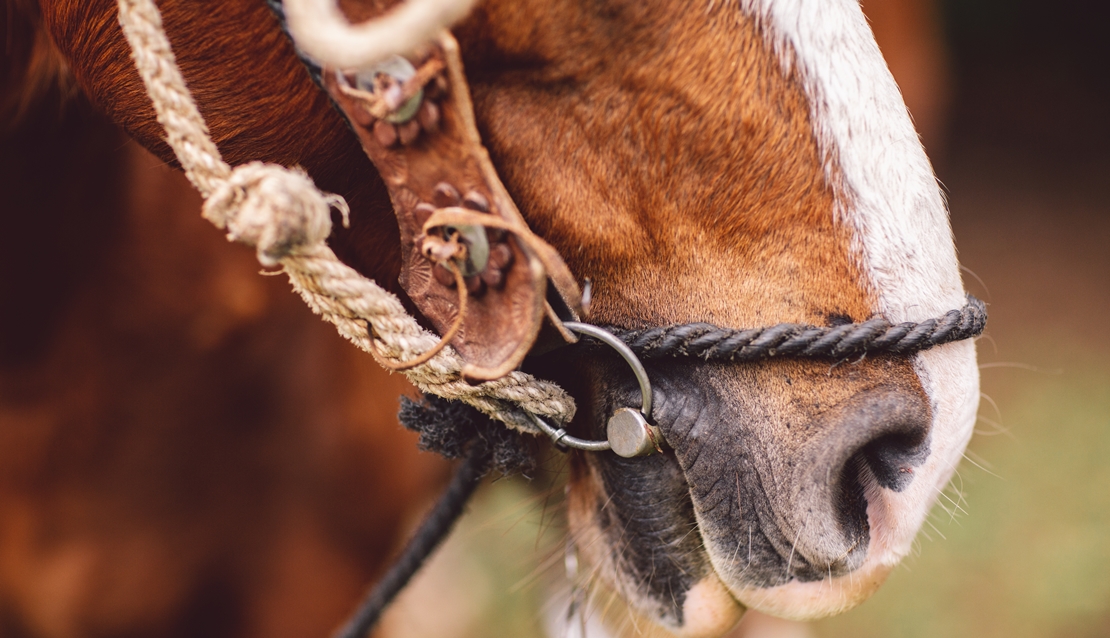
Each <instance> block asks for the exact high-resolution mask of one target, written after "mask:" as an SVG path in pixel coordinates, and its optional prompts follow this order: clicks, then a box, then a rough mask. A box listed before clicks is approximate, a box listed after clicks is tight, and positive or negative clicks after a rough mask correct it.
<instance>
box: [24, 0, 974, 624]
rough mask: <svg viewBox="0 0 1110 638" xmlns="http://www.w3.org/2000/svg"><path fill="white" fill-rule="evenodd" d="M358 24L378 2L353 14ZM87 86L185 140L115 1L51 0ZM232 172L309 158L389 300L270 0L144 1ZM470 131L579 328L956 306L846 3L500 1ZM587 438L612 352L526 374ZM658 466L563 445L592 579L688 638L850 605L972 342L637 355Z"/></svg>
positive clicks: (970, 381)
mask: <svg viewBox="0 0 1110 638" xmlns="http://www.w3.org/2000/svg"><path fill="white" fill-rule="evenodd" d="M341 5H342V8H343V9H344V11H345V12H346V14H347V15H348V17H349V18H351V19H352V20H356V21H359V20H366V19H371V18H374V17H376V16H378V15H379V14H380V13H381V12H382V11H383V10H384V9H385V7H384V6H379V4H378V3H374V2H357V1H353V0H352V1H350V2H343V3H341ZM39 10H40V11H41V18H42V25H43V27H44V29H45V32H46V33H48V34H49V37H50V39H51V41H52V42H53V44H54V45H56V46H57V48H58V50H59V51H60V52H61V55H62V57H63V58H64V60H65V61H66V62H67V63H68V65H69V67H70V69H71V70H72V74H73V77H74V79H75V81H76V84H77V85H78V86H79V87H80V89H81V90H82V92H83V93H84V94H85V95H87V96H88V98H89V99H90V100H91V101H92V102H93V103H94V104H95V105H97V106H98V107H99V108H100V109H101V110H102V111H103V112H105V113H106V114H107V115H108V117H109V118H110V119H111V120H113V121H114V122H116V123H117V124H119V125H120V126H121V127H123V128H124V130H126V131H127V132H128V133H129V134H130V135H131V136H132V137H134V138H135V139H136V140H138V141H139V142H140V143H141V144H143V145H144V146H146V147H147V148H149V149H150V150H151V151H152V152H153V153H154V154H155V155H157V156H159V157H160V158H161V159H162V160H163V161H166V162H171V163H172V162H173V161H174V160H173V156H172V154H171V153H170V151H169V149H168V148H167V147H166V145H165V143H164V142H163V141H162V138H161V135H162V134H161V129H160V127H159V125H158V124H157V122H156V121H155V119H154V117H153V112H152V110H151V108H150V105H149V102H148V100H147V98H146V95H145V92H144V91H143V89H142V88H141V85H140V84H139V80H138V77H137V75H136V74H135V72H134V70H133V68H132V67H131V65H130V60H129V57H128V51H127V46H126V43H125V42H124V41H123V40H122V37H121V35H120V34H119V32H118V29H117V28H116V27H115V22H114V20H115V13H114V5H113V3H111V2H107V1H103V0H102V1H97V2H80V3H78V2H71V1H65V0H41V1H40V2H39ZM161 10H162V12H163V15H164V23H165V26H166V30H167V33H168V35H169V37H170V40H171V42H172V43H173V46H174V50H175V52H176V55H177V57H178V61H179V63H180V66H181V68H182V71H183V73H184V75H185V77H186V80H187V82H188V84H189V86H190V88H191V89H192V91H193V94H194V95H195V96H196V98H197V101H198V104H199V106H200V109H201V111H202V113H203V114H204V116H205V118H206V119H207V121H208V123H209V127H210V129H211V131H212V135H213V138H214V139H215V140H216V142H217V144H218V145H219V148H220V150H221V152H222V153H223V155H224V157H225V158H226V159H227V160H228V161H229V162H230V163H232V164H238V163H243V162H246V161H250V160H257V159H262V160H265V161H271V162H276V163H280V164H285V165H300V166H303V167H304V168H305V169H306V170H307V171H308V173H309V174H310V175H311V176H312V178H313V179H314V180H315V181H316V183H317V184H318V185H319V186H321V188H323V189H326V190H328V191H331V192H335V193H339V194H341V195H343V196H344V198H345V199H346V200H347V201H348V202H349V204H350V207H351V228H350V230H344V229H337V230H336V231H335V233H334V234H333V236H332V237H331V240H330V241H331V243H332V245H333V246H334V247H335V250H336V252H337V253H338V254H339V255H340V256H341V257H342V258H343V259H344V261H346V262H347V263H348V264H350V265H352V266H353V267H355V268H356V269H358V270H359V271H360V272H362V273H364V274H366V275H367V276H369V277H371V278H373V279H375V280H376V281H378V282H380V283H381V284H382V285H384V286H386V287H389V288H391V289H392V291H394V292H395V293H397V294H398V295H399V296H401V297H402V298H404V291H403V290H402V289H400V288H399V287H398V286H397V284H396V281H397V277H398V272H399V268H400V248H399V246H400V242H399V236H398V235H399V234H398V231H397V227H396V224H395V222H394V221H393V218H392V205H391V203H390V201H389V199H388V197H387V196H386V193H385V189H384V186H383V184H382V183H381V181H380V180H379V179H376V177H375V173H374V170H373V168H372V167H371V166H370V165H369V162H368V160H367V158H366V157H365V156H364V155H363V154H362V151H361V149H360V148H359V147H358V144H357V142H356V141H355V139H354V138H353V137H352V136H351V135H350V132H349V130H348V129H347V125H346V123H345V122H344V121H343V119H342V118H341V117H340V116H339V115H338V114H337V112H336V111H335V110H333V108H332V107H331V106H330V104H329V102H328V99H327V97H326V95H325V94H324V93H323V92H321V91H320V90H319V89H318V87H316V86H315V84H314V83H313V82H312V79H311V78H310V76H309V74H308V72H307V71H306V70H305V68H304V67H303V66H302V64H301V62H300V60H299V59H298V56H297V53H296V51H295V50H294V49H293V46H292V44H291V43H290V42H289V40H288V39H287V38H286V36H285V34H284V33H283V32H282V30H281V26H280V24H279V23H278V21H277V20H276V19H275V18H274V16H273V15H272V14H270V13H269V10H268V9H267V8H266V7H265V6H264V5H262V3H252V2H247V1H241V2H240V1H236V2H227V3H222V4H221V5H220V8H219V10H218V11H205V10H203V9H202V8H200V7H197V6H195V5H191V4H189V3H183V2H164V3H163V4H162V5H161ZM453 31H454V34H455V36H456V37H457V38H458V40H459V43H460V49H461V51H462V54H463V60H464V63H465V68H466V69H467V74H468V77H469V80H470V91H471V94H472V96H473V100H474V107H475V117H476V121H477V126H478V129H479V131H480V132H481V135H482V140H483V142H484V143H485V145H486V147H487V148H488V150H489V153H490V156H491V158H492V160H493V162H494V164H495V165H496V167H497V170H498V172H499V174H500V176H501V179H502V180H503V181H504V182H505V185H506V187H507V188H508V190H509V192H511V193H512V196H513V198H514V200H515V201H516V202H517V203H518V205H519V206H520V209H521V211H522V212H523V214H524V217H525V218H526V220H527V222H528V224H529V225H530V226H531V227H532V228H533V229H534V230H535V231H536V233H537V234H538V235H540V236H541V237H543V238H544V240H546V241H547V242H548V243H549V244H551V245H552V246H553V247H554V248H555V249H556V250H557V251H558V252H559V253H560V254H561V255H562V257H563V259H564V260H565V261H566V263H567V265H568V267H569V269H570V271H571V272H572V273H573V274H574V276H575V277H576V278H578V279H579V280H582V281H584V280H586V279H589V280H590V281H591V282H592V299H591V304H590V310H589V313H590V320H591V321H592V322H594V323H599V324H603V325H611V326H621V327H625V328H648V327H652V326H660V325H668V324H684V323H691V322H708V323H713V324H717V325H725V326H735V327H746V326H758V325H766V324H773V323H780V322H792V323H799V324H810V325H818V326H823V325H834V326H835V325H840V324H845V323H853V322H860V321H863V320H865V319H867V318H869V317H872V316H876V315H881V316H883V317H886V318H887V319H889V320H890V321H892V322H899V321H922V320H925V319H928V318H930V317H934V316H938V315H940V314H943V313H944V312H946V311H948V310H950V309H952V308H957V307H959V306H960V305H962V304H963V300H964V292H963V286H962V283H961V281H960V275H959V267H958V263H957V260H956V257H955V251H954V247H953V244H952V238H951V231H950V229H949V226H948V223H947V217H946V211H945V206H944V202H943V198H942V197H941V194H940V190H939V188H938V186H937V184H936V181H935V178H934V177H933V174H932V169H931V167H930V165H929V162H928V159H927V158H926V156H925V154H924V151H923V149H922V147H921V144H920V142H919V140H918V138H917V135H916V133H915V132H914V129H913V125H912V123H911V121H910V118H909V115H908V113H907V111H906V108H905V106H904V104H903V102H902V99H901V96H900V95H899V92H898V89H897V86H896V85H895V83H894V80H893V78H892V77H891V75H890V73H889V71H888V70H887V68H886V65H885V63H884V61H883V58H882V56H881V53H880V51H879V49H878V46H877V45H876V44H875V40H874V37H873V36H872V34H871V32H870V30H869V28H868V26H867V23H866V20H865V18H864V17H863V14H862V12H861V11H860V8H859V6H858V5H857V4H856V3H855V2H852V1H850V0H836V1H833V2H823V3H815V2H806V1H804V0H741V1H737V2H721V3H717V2H713V3H708V4H707V6H705V7H695V8H691V7H688V6H686V5H684V4H683V3H677V2H663V1H661V2H655V3H634V2H624V1H622V0H614V1H612V2H606V3H584V2H573V1H570V0H568V1H566V2H540V1H539V0H527V1H521V2H508V1H499V0H490V1H488V2H484V3H483V4H481V5H480V6H478V7H477V8H476V9H475V10H474V11H472V12H471V13H470V14H469V15H467V16H466V17H465V18H464V19H463V20H462V21H461V22H459V23H458V24H457V25H455V26H454V28H453ZM529 366H530V368H532V369H534V370H535V371H536V373H537V374H542V375H544V376H546V377H548V378H551V379H554V380H556V381H557V382H559V383H560V384H561V385H563V386H564V387H565V388H567V389H568V390H569V391H570V392H571V394H573V395H574V396H575V397H576V398H577V400H578V401H579V406H580V407H579V411H578V415H577V417H576V419H575V421H574V422H573V423H572V424H571V425H570V428H571V429H572V430H574V431H576V432H578V433H581V434H584V435H592V436H595V437H596V436H597V435H598V432H599V431H600V429H601V427H602V424H603V423H604V421H605V417H606V416H607V415H608V414H610V413H611V412H612V411H613V409H614V408H615V407H620V406H625V405H629V404H634V403H635V400H636V397H637V396H638V389H637V388H636V386H635V383H634V382H633V380H632V379H631V378H630V376H629V375H628V374H627V373H626V372H625V371H624V370H623V369H622V368H620V367H618V365H617V364H616V363H614V361H612V360H610V359H608V358H606V357H604V356H601V355H595V354H586V355H583V356H580V357H574V358H572V357H568V356H564V355H561V354H560V353H559V352H555V353H551V354H549V355H545V356H543V357H540V358H537V360H536V361H534V362H531V363H529ZM648 371H649V374H650V377H651V379H652V383H653V385H654V386H655V388H656V399H655V409H654V413H653V416H654V419H655V421H656V423H657V425H658V427H659V428H660V430H661V432H662V435H663V437H664V438H665V440H666V443H667V445H668V447H669V450H668V451H667V452H666V453H664V454H658V455H654V456H649V457H646V458H636V459H624V458H621V457H618V456H615V455H601V454H581V453H572V454H571V456H570V462H571V478H570V485H569V489H568V513H569V516H570V521H571V527H572V536H573V539H574V544H575V545H576V546H577V548H578V551H579V552H580V554H581V555H582V556H583V557H584V558H585V559H586V560H587V562H588V563H590V564H591V565H592V566H593V574H594V576H595V577H596V578H597V579H599V580H600V581H602V582H604V583H606V584H607V585H608V586H610V587H612V588H614V589H615V590H616V591H618V592H619V593H620V594H621V595H622V596H623V597H624V598H625V599H626V600H627V601H628V603H629V605H630V606H631V607H632V608H634V609H636V610H637V611H638V612H639V613H641V614H643V615H644V616H646V617H648V618H651V619H653V620H654V621H656V622H658V623H659V624H661V625H662V626H664V627H666V628H668V629H669V630H671V631H673V632H675V633H677V634H679V635H686V636H715V635H721V634H722V633H724V632H725V631H727V630H728V629H729V628H730V627H731V626H732V625H733V624H735V622H736V621H737V619H738V618H739V616H740V615H741V614H742V613H743V610H744V609H745V608H750V609H756V610H760V611H764V612H767V613H771V614H774V615H779V616H783V617H789V618H798V619H809V618H817V617H822V616H826V615H830V614H834V613H839V612H842V611H844V610H846V609H849V608H851V607H852V606H854V605H856V604H858V603H859V602H861V601H862V600H864V599H866V598H867V597H868V596H869V595H870V594H871V593H872V592H873V591H875V589H876V588H877V587H878V586H879V585H880V584H881V583H882V581H883V579H884V578H885V577H886V575H887V574H888V573H889V572H890V570H891V569H892V568H893V567H894V565H896V564H897V563H898V562H899V560H900V559H901V558H902V557H904V556H905V554H906V553H907V552H908V551H909V548H910V545H911V543H912V540H913V537H914V535H915V534H916V532H917V529H918V527H920V525H921V523H922V521H923V520H924V517H925V515H926V513H927V511H928V509H929V507H930V506H931V504H932V503H933V501H934V500H935V498H936V496H937V494H938V492H939V490H940V489H941V488H943V486H944V485H945V484H946V483H947V481H948V480H949V478H950V476H951V475H952V472H953V471H954V469H955V465H956V463H957V462H958V460H959V458H960V456H961V454H962V452H963V449H964V447H965V446H966V443H967V441H968V439H969V437H970V434H971V429H972V424H973V422H974V418H975V412H976V409H977V402H978V390H977V388H978V378H977V368H976V366H975V352H974V346H973V344H972V343H970V342H960V343H951V344H946V345H943V346H938V347H936V348H933V349H931V350H928V351H925V352H921V353H918V354H915V355H912V356H896V355H883V356H874V357H868V358H865V359H862V360H853V361H843V362H840V361H838V362H832V363H830V362H820V361H802V360H791V359H773V360H769V361H766V362H761V363H758V364H736V363H729V362H697V361H687V360H681V361H665V362H652V363H649V364H648Z"/></svg>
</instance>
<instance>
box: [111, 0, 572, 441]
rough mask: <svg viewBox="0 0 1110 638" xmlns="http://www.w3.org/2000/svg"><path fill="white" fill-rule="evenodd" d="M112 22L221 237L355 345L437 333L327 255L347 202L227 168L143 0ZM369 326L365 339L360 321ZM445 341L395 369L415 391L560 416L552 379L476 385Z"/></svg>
mask: <svg viewBox="0 0 1110 638" xmlns="http://www.w3.org/2000/svg"><path fill="white" fill-rule="evenodd" d="M118 5H119V22H120V26H122V27H123V32H124V35H125V36H126V37H127V41H128V43H129V44H130V45H131V55H132V58H133V59H134V61H135V66H136V68H137V69H138V71H139V76H140V77H141V78H142V80H143V83H144V84H145V85H146V89H147V93H148V95H149V96H150V99H151V101H152V102H153V104H154V109H155V111H156V113H157V115H158V122H159V123H161V124H162V126H163V127H164V128H165V130H166V141H167V142H168V143H169V145H170V147H171V148H172V149H173V151H174V153H176V155H177V158H178V161H180V162H181V166H182V168H184V169H185V175H186V177H188V178H189V181H190V182H192V183H193V186H195V187H196V189H197V190H198V191H200V193H201V195H202V196H204V198H205V202H204V207H203V210H202V214H203V216H204V217H205V218H206V219H208V220H209V221H210V222H212V223H213V224H215V225H216V226H217V227H219V228H222V229H226V230H227V233H228V239H230V240H234V241H239V242H242V243H245V244H249V245H251V246H254V247H255V248H256V249H257V251H258V259H259V261H260V262H261V263H262V264H263V265H265V266H281V268H282V270H283V271H284V272H285V273H286V274H287V275H288V276H289V281H290V282H291V283H292V284H293V289H294V290H296V291H297V292H298V293H300V295H301V297H302V298H304V300H305V303H307V304H308V306H309V307H310V308H312V310H313V312H315V313H317V314H319V315H321V316H322V317H323V318H324V319H326V320H327V321H330V322H331V323H333V324H335V326H336V328H337V329H338V331H339V334H341V335H343V336H344V337H346V338H347V339H348V340H350V341H351V342H353V343H354V344H355V345H357V346H358V347H360V348H362V349H363V350H365V351H367V352H371V353H376V354H377V355H378V356H381V357H383V358H385V359H386V360H388V361H390V362H392V363H396V364H401V363H403V362H405V361H408V360H410V359H412V358H414V357H417V356H419V355H421V354H422V353H424V352H426V351H427V350H429V349H430V348H433V347H434V346H435V345H436V343H437V342H438V341H439V337H437V336H436V335H434V334H432V333H430V332H428V331H427V330H425V329H423V328H421V327H420V325H419V324H418V323H417V322H416V319H414V318H413V317H412V316H410V315H409V314H408V313H407V312H405V309H404V307H403V306H402V305H401V302H400V301H399V300H398V299H397V297H396V296H394V295H393V294H391V293H389V292H388V291H386V290H384V289H383V288H381V287H380V286H378V285H377V284H375V283H374V282H373V281H371V280H369V279H367V278H366V277H363V276H362V275H361V274H359V273H358V272H356V271H355V270H354V269H352V268H350V267H349V266H347V265H346V264H344V263H343V262H341V261H340V260H339V258H338V257H336V256H335V253H334V252H332V250H331V249H330V248H328V246H327V244H326V239H327V237H328V235H329V234H330V233H331V208H332V207H335V208H336V209H337V210H339V211H340V212H341V213H342V214H343V218H344V223H346V221H347V214H348V208H347V203H346V202H345V201H344V200H343V198H342V197H340V196H338V195H332V194H325V193H321V192H320V191H319V190H318V189H317V188H316V186H315V185H314V184H313V182H312V180H311V178H309V176H308V175H307V174H306V173H305V172H304V171H303V170H301V169H299V168H292V169H290V168H286V167H283V166H278V165H275V164H264V163H261V162H251V163H248V164H243V165H241V166H238V167H235V168H234V169H232V167H231V166H229V165H228V164H227V163H226V162H224V161H223V158H222V157H221V156H220V152H219V150H218V149H217V148H216V145H215V143H213V142H212V138H211V137H210V136H209V133H208V126H207V125H206V124H205V122H204V119H203V118H202V117H201V115H200V111H199V110H197V106H196V103H195V102H194V101H193V97H192V95H191V94H190V93H189V90H188V88H186V86H185V80H184V78H183V77H182V75H181V71H180V70H179V69H178V67H177V63H176V61H175V59H174V55H173V51H172V49H171V48H170V43H169V40H168V39H167V37H166V34H165V31H164V30H163V28H162V17H161V14H160V13H159V11H158V8H157V7H156V6H155V5H154V1H153V0H118ZM370 326H373V334H374V341H373V342H372V339H371V336H370V330H369V327H370ZM463 365H464V362H463V360H462V359H461V357H460V356H459V355H458V353H457V352H456V351H455V350H454V349H453V348H451V347H450V346H448V347H446V348H444V349H443V350H442V351H440V352H439V353H438V354H436V355H435V356H434V357H432V358H431V360H429V361H428V362H427V363H424V364H422V365H419V366H417V367H415V368H412V369H410V370H406V371H405V372H404V374H405V375H406V376H407V377H408V379H409V380H410V381H411V382H412V383H413V384H414V385H416V386H417V387H418V388H420V390H422V391H424V392H427V393H430V394H435V395H438V396H441V397H444V398H446V399H455V400H459V401H463V402H465V403H468V404H470V405H472V406H474V407H475V408H477V409H479V410H481V411H482V412H484V413H485V414H487V415H489V416H490V417H492V418H494V419H497V420H499V421H502V422H504V423H505V424H507V425H509V426H511V427H513V428H516V429H518V430H522V431H527V432H533V433H534V432H537V429H536V427H535V425H534V424H533V423H532V421H531V419H530V418H529V417H528V416H527V414H525V412H531V413H533V414H537V415H540V416H546V417H549V418H551V419H554V420H555V421H558V422H559V423H567V422H568V421H570V419H571V418H572V417H573V416H574V409H575V406H574V400H573V399H572V398H571V397H570V396H569V395H568V394H567V393H566V392H565V391H564V390H563V389H562V388H560V387H559V386H558V385H555V384H553V383H550V382H547V381H542V380H540V379H536V378H534V377H532V376H530V375H528V374H525V373H523V372H519V371H517V372H511V373H509V374H508V375H506V376H504V377H502V378H500V379H497V380H494V381H488V382H485V383H482V384H479V385H471V384H469V383H467V382H466V381H464V380H463V379H462V376H461V375H460V372H461V371H462V368H463Z"/></svg>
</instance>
